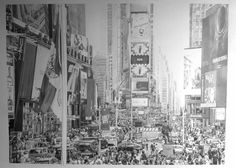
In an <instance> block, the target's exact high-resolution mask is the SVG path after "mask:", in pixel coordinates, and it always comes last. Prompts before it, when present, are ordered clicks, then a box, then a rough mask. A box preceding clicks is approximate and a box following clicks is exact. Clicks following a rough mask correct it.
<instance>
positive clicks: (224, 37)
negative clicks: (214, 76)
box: [202, 5, 228, 73]
mask: <svg viewBox="0 0 236 168" xmlns="http://www.w3.org/2000/svg"><path fill="white" fill-rule="evenodd" d="M202 22H203V23H202V24H203V27H202V73H204V72H208V71H212V70H215V69H219V68H221V67H222V66H226V65H227V57H228V6H227V5H215V6H214V7H212V8H210V9H209V10H208V16H207V17H206V18H204V19H203V20H202Z"/></svg>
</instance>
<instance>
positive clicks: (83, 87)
mask: <svg viewBox="0 0 236 168" xmlns="http://www.w3.org/2000/svg"><path fill="white" fill-rule="evenodd" d="M80 98H81V99H87V73H86V72H84V71H80Z"/></svg>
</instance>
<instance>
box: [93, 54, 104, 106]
mask: <svg viewBox="0 0 236 168" xmlns="http://www.w3.org/2000/svg"><path fill="white" fill-rule="evenodd" d="M92 69H93V75H94V76H93V77H94V79H95V81H96V83H97V86H98V97H100V99H101V103H102V104H104V103H105V96H106V95H105V89H106V79H107V78H106V75H105V74H106V72H107V59H106V57H104V56H100V55H97V56H95V57H94V58H93V65H92Z"/></svg>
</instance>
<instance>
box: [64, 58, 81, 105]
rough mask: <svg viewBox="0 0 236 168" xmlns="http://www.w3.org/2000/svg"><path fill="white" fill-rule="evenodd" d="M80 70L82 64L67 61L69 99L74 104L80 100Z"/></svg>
mask: <svg viewBox="0 0 236 168" xmlns="http://www.w3.org/2000/svg"><path fill="white" fill-rule="evenodd" d="M79 71H80V66H77V64H75V63H72V62H70V61H67V79H68V80H67V92H69V94H68V98H67V101H68V103H69V104H73V103H75V102H76V101H78V97H79Z"/></svg>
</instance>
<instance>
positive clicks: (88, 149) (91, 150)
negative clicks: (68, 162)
mask: <svg viewBox="0 0 236 168" xmlns="http://www.w3.org/2000/svg"><path fill="white" fill-rule="evenodd" d="M74 147H75V148H76V150H77V151H78V153H79V154H80V155H82V156H89V157H94V156H95V155H97V153H98V141H97V140H84V139H83V140H80V141H78V142H77V143H76V144H74Z"/></svg>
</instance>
